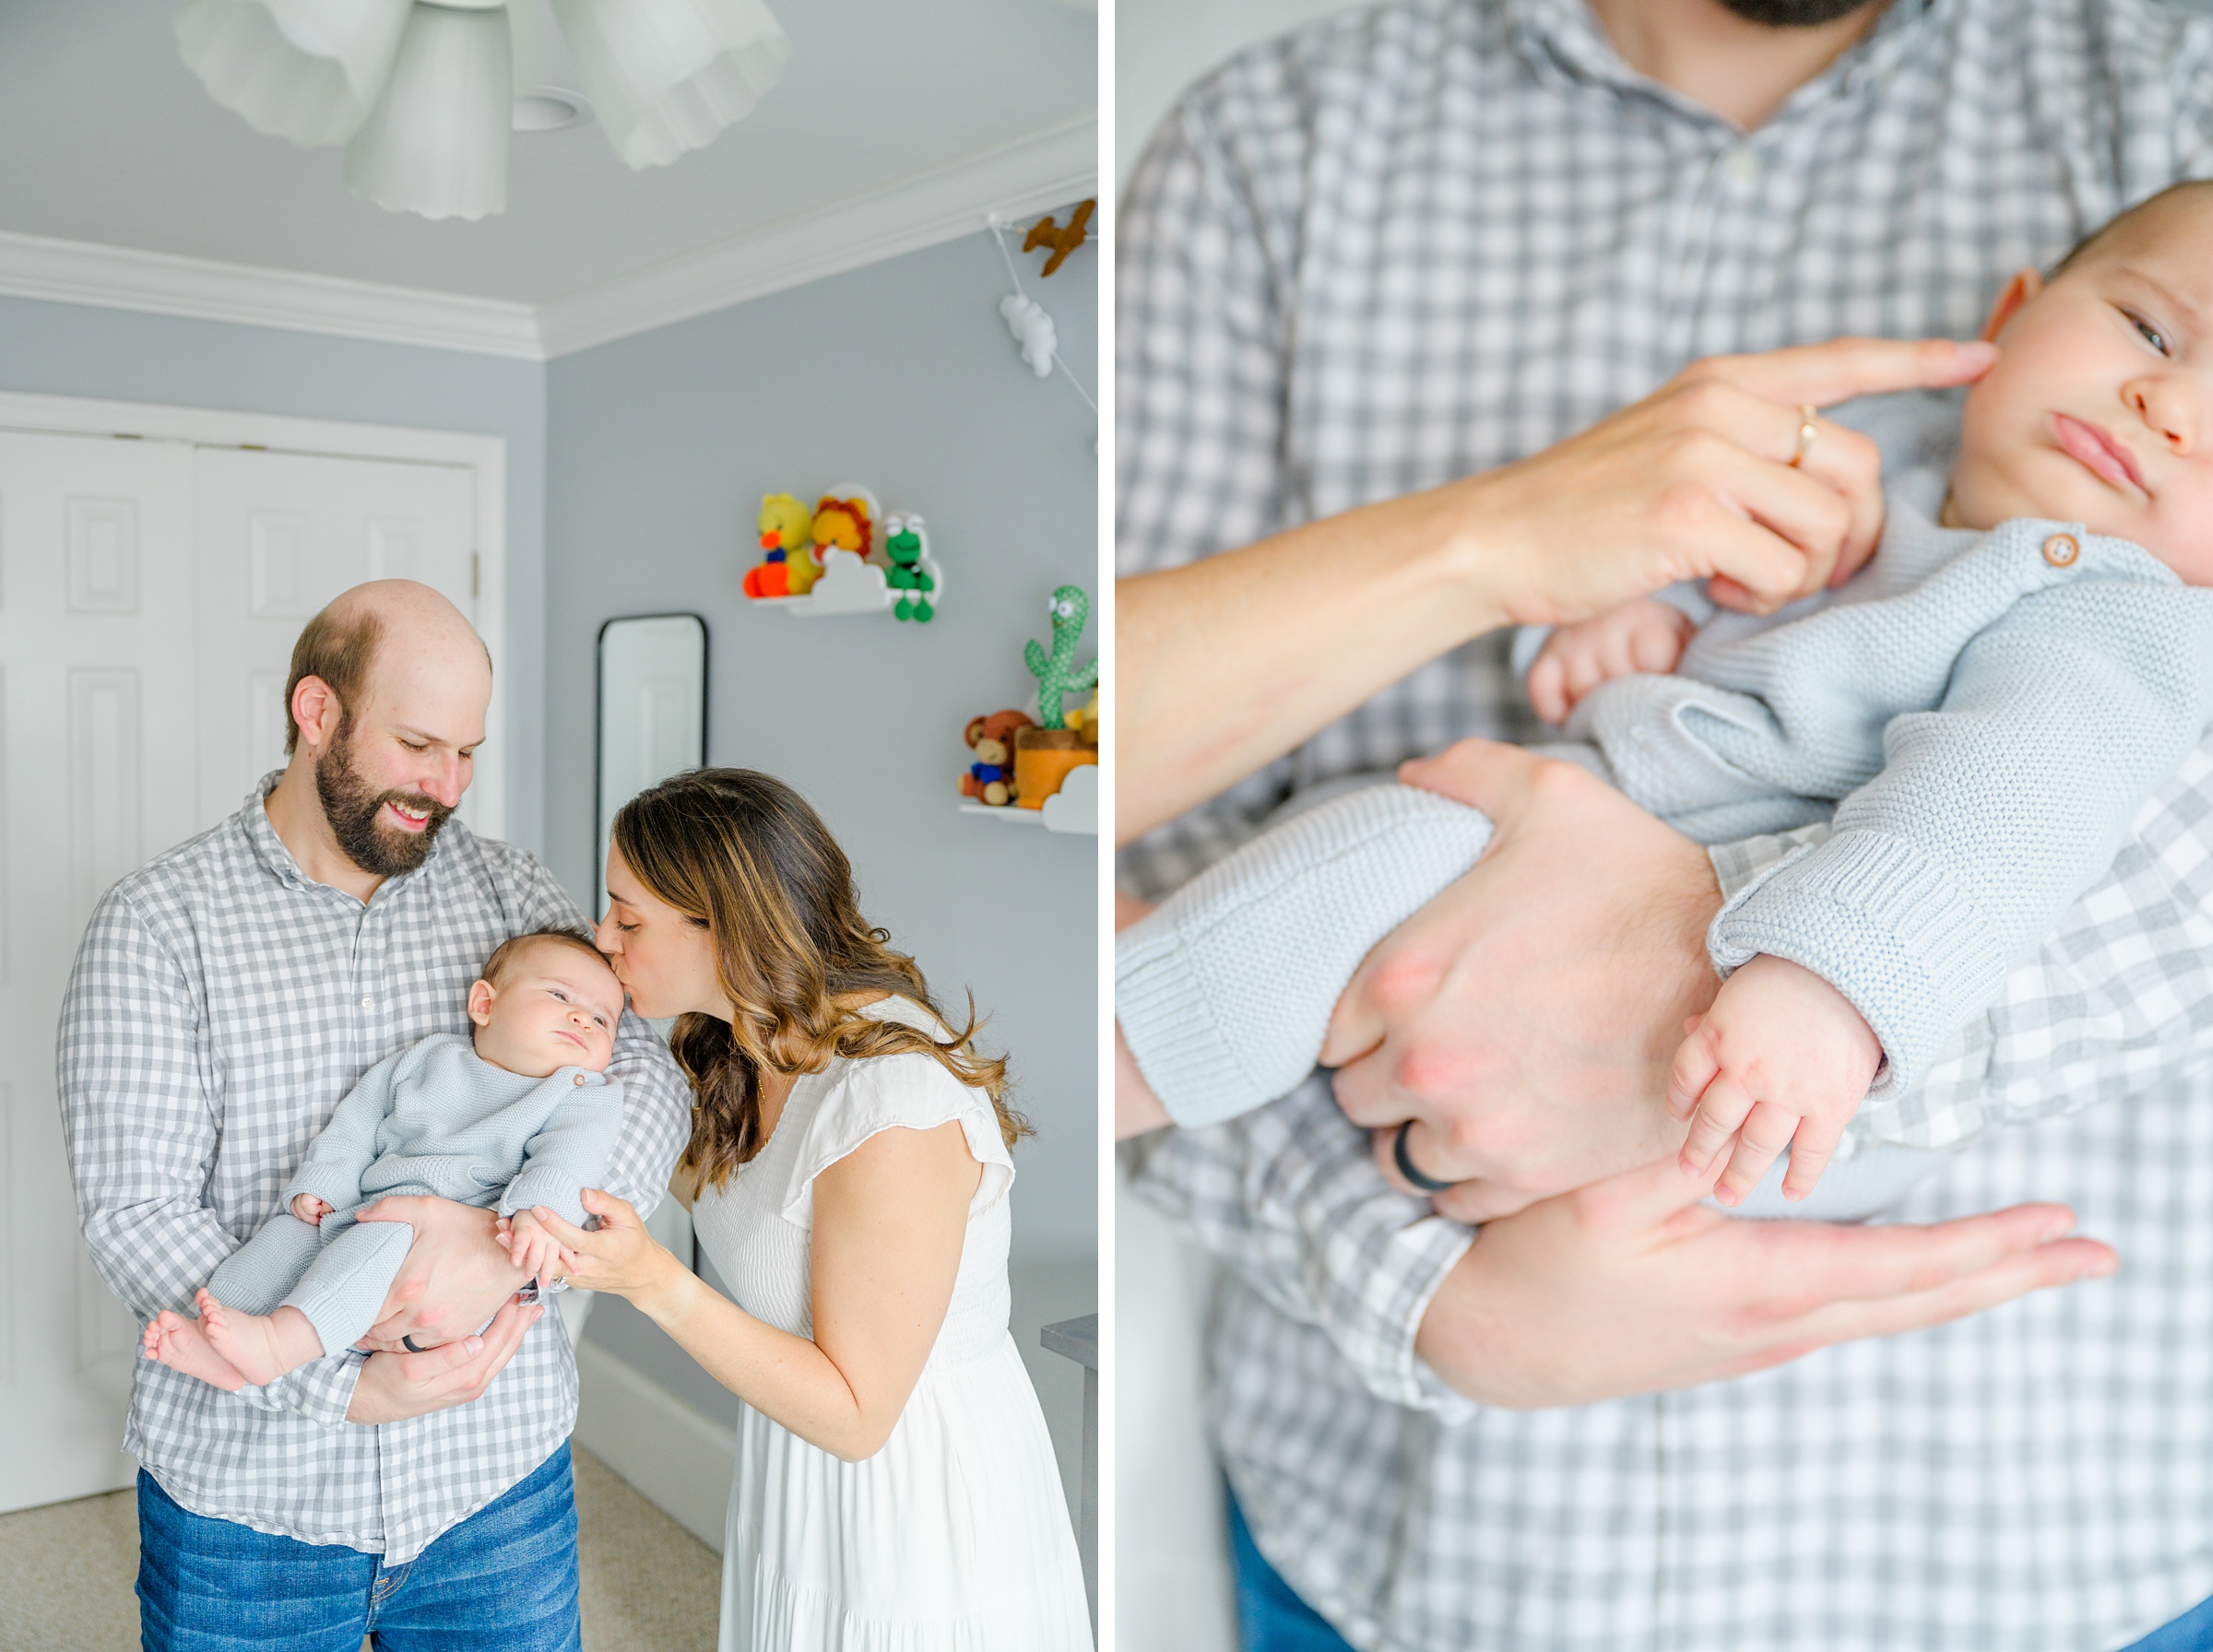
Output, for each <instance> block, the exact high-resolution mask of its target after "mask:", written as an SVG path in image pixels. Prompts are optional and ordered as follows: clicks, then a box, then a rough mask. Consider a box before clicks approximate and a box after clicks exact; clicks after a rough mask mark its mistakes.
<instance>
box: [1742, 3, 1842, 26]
mask: <svg viewBox="0 0 2213 1652" xmlns="http://www.w3.org/2000/svg"><path fill="white" fill-rule="evenodd" d="M1871 3H1872V0H1722V5H1723V6H1727V7H1728V8H1729V9H1730V10H1731V11H1733V12H1734V13H1735V14H1736V15H1737V16H1738V17H1740V18H1744V19H1745V21H1746V22H1747V23H1763V24H1765V25H1766V26H1767V27H1769V29H1813V28H1817V27H1818V26H1819V25H1821V24H1823V23H1833V22H1835V21H1836V20H1837V19H1838V18H1841V17H1844V16H1846V15H1848V14H1849V13H1852V12H1855V11H1861V10H1864V9H1865V8H1866V7H1867V6H1869V5H1870V4H1871Z"/></svg>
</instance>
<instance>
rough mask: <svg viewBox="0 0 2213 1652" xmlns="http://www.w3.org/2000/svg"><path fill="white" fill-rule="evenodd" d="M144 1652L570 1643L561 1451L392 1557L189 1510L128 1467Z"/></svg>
mask: <svg viewBox="0 0 2213 1652" xmlns="http://www.w3.org/2000/svg"><path fill="white" fill-rule="evenodd" d="M138 1611H139V1622H140V1624H141V1626H142V1628H141V1633H142V1637H143V1638H142V1641H141V1645H142V1646H144V1647H145V1648H146V1652H245V1649H246V1648H248V1647H268V1648H276V1647H282V1648H284V1652H360V1647H361V1636H362V1635H364V1634H367V1635H369V1636H371V1637H372V1638H373V1642H374V1644H375V1646H377V1648H378V1649H379V1652H464V1649H465V1648H466V1649H468V1652H477V1649H479V1648H480V1649H481V1652H581V1648H582V1646H583V1645H584V1642H583V1635H582V1631H581V1630H580V1628H579V1627H578V1623H577V1618H576V1495H575V1484H574V1480H573V1479H572V1478H571V1475H570V1472H569V1448H568V1446H567V1445H565V1444H564V1445H562V1447H561V1449H560V1450H558V1451H556V1452H555V1453H554V1454H553V1455H552V1456H551V1457H548V1458H547V1459H546V1460H545V1461H544V1462H543V1463H541V1464H539V1465H538V1468H536V1469H532V1470H531V1471H530V1473H529V1475H528V1476H527V1477H526V1478H525V1479H524V1480H523V1481H521V1482H520V1483H519V1484H517V1485H515V1486H512V1487H510V1488H509V1489H508V1490H507V1491H506V1492H504V1493H502V1494H501V1495H500V1496H499V1497H497V1498H495V1499H494V1500H493V1501H492V1502H491V1503H489V1504H486V1505H485V1506H484V1507H482V1508H480V1509H479V1510H478V1511H477V1512H476V1513H475V1514H473V1515H471V1516H469V1517H468V1518H467V1519H466V1520H464V1521H462V1522H461V1524H460V1525H458V1526H456V1527H455V1528H453V1529H452V1530H451V1531H448V1532H446V1533H444V1535H443V1536H441V1537H440V1538H439V1539H438V1540H437V1541H435V1542H433V1543H432V1545H431V1546H430V1547H429V1548H428V1549H425V1550H424V1551H423V1552H421V1553H420V1554H419V1555H417V1556H416V1557H415V1558H414V1559H413V1560H411V1561H409V1562H408V1563H406V1564H405V1565H401V1566H394V1567H392V1568H390V1569H389V1570H387V1569H386V1568H385V1563H384V1556H383V1555H381V1554H363V1553H362V1552H361V1551H360V1550H358V1549H349V1548H346V1547H345V1546H344V1545H343V1544H337V1543H302V1542H301V1541H300V1540H298V1539H296V1538H279V1537H272V1536H270V1535H269V1534H268V1533H267V1532H262V1531H255V1530H254V1528H252V1527H250V1526H241V1525H239V1524H238V1523H237V1522H236V1521H233V1520H211V1519H209V1518H207V1516H204V1515H195V1514H194V1513H192V1511H191V1510H189V1509H187V1508H185V1507H183V1505H182V1504H179V1503H178V1502H177V1501H176V1500H175V1499H174V1498H172V1497H171V1496H170V1494H169V1493H167V1492H164V1491H163V1490H162V1489H161V1488H160V1485H159V1484H158V1483H157V1482H156V1481H155V1480H154V1478H153V1476H152V1475H150V1474H148V1473H147V1472H146V1471H145V1470H144V1469H140V1470H139V1473H138Z"/></svg>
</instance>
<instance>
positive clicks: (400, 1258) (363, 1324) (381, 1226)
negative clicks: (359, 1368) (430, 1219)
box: [207, 1210, 415, 1354]
mask: <svg viewBox="0 0 2213 1652" xmlns="http://www.w3.org/2000/svg"><path fill="white" fill-rule="evenodd" d="M352 1217H353V1212H351V1211H350V1210H347V1211H338V1210H334V1211H332V1212H331V1213H330V1214H329V1215H327V1216H325V1218H324V1219H323V1223H324V1227H323V1228H318V1227H316V1226H315V1225H314V1223H312V1222H305V1221H301V1220H300V1219H299V1218H298V1217H297V1216H294V1215H293V1214H292V1213H291V1212H290V1210H279V1211H278V1212H277V1214H276V1215H274V1216H272V1217H271V1218H269V1220H268V1221H267V1222H266V1223H265V1224H263V1227H262V1230H261V1232H259V1233H256V1234H254V1237H253V1238H251V1239H249V1240H247V1241H246V1242H245V1243H244V1244H243V1245H240V1246H239V1247H238V1248H237V1249H236V1250H234V1251H232V1252H231V1255H230V1256H229V1257H226V1258H225V1259H224V1261H223V1264H222V1266H221V1267H219V1268H217V1269H216V1270H215V1277H214V1278H212V1279H210V1280H208V1281H207V1290H208V1292H209V1293H210V1294H211V1295H213V1296H214V1298H215V1300H216V1301H218V1302H219V1303H221V1304H223V1305H224V1306H225V1307H231V1308H237V1309H238V1310H239V1311H240V1312H242V1313H246V1314H268V1313H273V1312H275V1311H276V1310H277V1309H278V1307H288V1308H298V1309H299V1310H300V1311H301V1312H302V1314H305V1315H306V1316H307V1318H308V1323H309V1324H311V1325H313V1326H314V1327H315V1335H316V1336H318V1337H320V1338H322V1339H323V1351H324V1352H325V1353H326V1354H332V1353H343V1352H344V1351H346V1350H347V1349H349V1348H351V1347H352V1346H353V1345H354V1343H356V1342H357V1341H359V1340H360V1339H361V1335H362V1333H363V1332H365V1331H367V1330H368V1328H369V1327H371V1326H373V1325H374V1324H375V1323H376V1322H377V1320H378V1319H379V1318H381V1317H382V1316H383V1309H384V1305H385V1294H386V1293H387V1292H389V1291H390V1290H391V1289H392V1281H393V1280H395V1279H396V1278H397V1277H398V1276H399V1268H400V1264H401V1263H403V1262H405V1261H406V1260H407V1259H408V1246H410V1245H413V1244H414V1243H415V1229H414V1228H413V1226H411V1225H410V1224H409V1223H408V1222H404V1221H354V1220H352ZM334 1224H336V1225H337V1228H338V1231H337V1232H336V1233H333V1234H331V1236H330V1238H329V1240H328V1242H327V1243H325V1237H324V1229H325V1228H330V1227H332V1226H333V1225H334Z"/></svg>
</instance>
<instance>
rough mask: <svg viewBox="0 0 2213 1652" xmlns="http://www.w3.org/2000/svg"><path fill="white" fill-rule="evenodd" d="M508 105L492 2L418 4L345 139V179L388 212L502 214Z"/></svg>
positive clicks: (504, 46)
mask: <svg viewBox="0 0 2213 1652" xmlns="http://www.w3.org/2000/svg"><path fill="white" fill-rule="evenodd" d="M514 106H515V89H514V65H513V58H512V55H511V49H510V47H509V44H508V40H507V12H506V9H505V7H504V6H503V5H502V4H501V3H500V0H491V4H490V5H475V4H466V3H464V0H453V3H451V4H447V5H441V6H423V5H419V6H415V7H414V9H413V10H412V12H411V13H410V14H409V15H408V31H407V33H406V34H405V35H404V36H402V37H401V39H400V42H399V53H398V55H397V56H396V57H395V58H394V59H393V63H392V77H391V78H390V79H389V80H387V81H386V82H385V95H384V96H383V97H382V98H381V99H379V100H377V105H376V107H375V108H374V109H373V110H371V111H370V112H369V118H368V120H367V121H366V122H364V123H363V124H362V125H361V130H360V131H358V132H356V133H355V134H354V135H353V140H352V141H351V142H350V143H349V144H348V145H347V146H346V187H347V188H349V189H350V190H351V191H353V193H354V194H355V195H359V196H361V199H363V200H364V201H373V202H375V203H376V204H377V205H378V206H379V207H384V208H385V211H387V212H418V213H420V214H421V215H422V216H423V217H424V218H469V219H475V218H482V217H484V216H485V214H487V213H491V212H504V211H506V210H507V129H508V123H509V122H510V120H511V119H512V118H513V111H514Z"/></svg>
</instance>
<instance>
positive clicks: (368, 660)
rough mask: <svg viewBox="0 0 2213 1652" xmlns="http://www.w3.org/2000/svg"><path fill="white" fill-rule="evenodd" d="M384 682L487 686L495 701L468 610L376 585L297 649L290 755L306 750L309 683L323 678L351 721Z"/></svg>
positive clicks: (361, 588)
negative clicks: (304, 692)
mask: <svg viewBox="0 0 2213 1652" xmlns="http://www.w3.org/2000/svg"><path fill="white" fill-rule="evenodd" d="M380 676H382V677H390V676H404V677H407V678H423V677H429V678H433V679H438V680H442V681H443V682H444V683H445V684H447V685H449V686H450V687H453V688H461V687H463V686H464V685H469V686H473V685H474V684H476V683H477V682H478V681H479V679H480V680H481V683H482V686H483V690H484V694H485V696H486V698H487V699H489V697H490V695H491V655H490V654H489V653H487V652H486V650H485V647H484V643H483V639H482V638H480V637H479V636H478V635H477V633H476V630H475V628H474V627H472V626H471V625H470V624H469V622H468V621H467V619H464V618H463V617H462V614H461V610H460V609H459V608H456V607H455V606H454V605H453V604H452V603H451V602H449V601H447V600H446V598H445V597H444V596H441V595H440V594H439V593H438V592H436V591H434V590H432V588H431V587H430V586H428V585H426V584H421V583H420V582H419V581H416V580H411V579H378V580H371V581H370V582H369V583H368V584H362V585H356V586H354V587H353V588H352V589H351V590H350V591H343V592H340V593H339V594H338V595H337V596H336V597H334V598H332V599H331V601H330V603H329V604H328V606H326V607H325V608H324V609H323V611H322V612H321V613H319V614H317V615H316V616H315V617H314V619H310V620H309V621H308V622H307V624H306V625H305V627H303V628H302V631H301V632H300V638H299V641H298V642H296V643H293V644H292V670H291V678H290V681H288V682H287V683H286V684H285V686H284V702H285V706H286V723H287V726H286V728H285V735H284V749H285V751H286V752H287V753H288V754H289V753H290V752H291V751H292V750H293V749H295V748H296V747H297V746H298V745H299V743H300V721H299V716H298V714H297V712H296V710H294V708H295V707H296V705H297V703H298V694H299V689H300V683H301V680H302V678H309V677H314V678H321V679H322V680H323V682H324V683H325V684H326V685H327V686H328V687H329V689H330V691H331V692H332V693H333V694H335V695H337V700H338V703H339V705H340V706H341V707H343V708H344V710H345V714H346V715H347V716H348V717H351V716H353V715H354V714H356V713H357V712H359V711H360V709H361V707H362V706H363V705H364V704H365V703H366V702H367V701H368V698H369V696H370V694H371V693H372V692H373V684H374V683H375V681H376V680H377V678H379V677H380Z"/></svg>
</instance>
